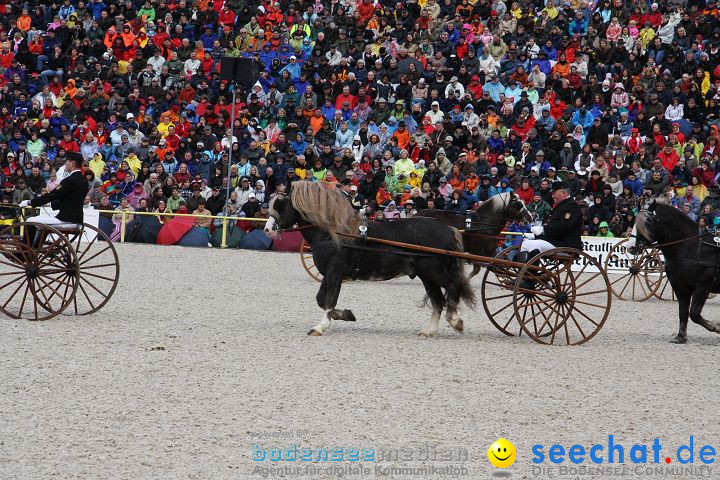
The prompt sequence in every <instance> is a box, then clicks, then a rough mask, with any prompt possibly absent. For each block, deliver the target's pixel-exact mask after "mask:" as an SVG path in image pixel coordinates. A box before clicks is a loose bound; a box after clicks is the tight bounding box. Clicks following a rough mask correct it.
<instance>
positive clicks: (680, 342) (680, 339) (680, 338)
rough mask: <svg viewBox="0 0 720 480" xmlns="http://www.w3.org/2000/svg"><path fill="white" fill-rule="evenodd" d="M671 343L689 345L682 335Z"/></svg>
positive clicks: (674, 338)
mask: <svg viewBox="0 0 720 480" xmlns="http://www.w3.org/2000/svg"><path fill="white" fill-rule="evenodd" d="M670 343H677V344H684V343H687V337H681V336H680V335H678V336H676V337H673V339H672V340H670Z"/></svg>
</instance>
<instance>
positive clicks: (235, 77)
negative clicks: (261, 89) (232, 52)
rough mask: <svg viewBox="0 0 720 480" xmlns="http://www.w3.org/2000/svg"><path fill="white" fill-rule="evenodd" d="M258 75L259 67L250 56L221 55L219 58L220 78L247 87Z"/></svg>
mask: <svg viewBox="0 0 720 480" xmlns="http://www.w3.org/2000/svg"><path fill="white" fill-rule="evenodd" d="M259 76H260V69H259V67H258V65H257V63H255V61H253V59H251V58H237V57H222V58H221V59H220V79H221V80H227V81H229V82H235V83H237V84H238V85H242V86H245V87H249V86H251V85H253V84H254V83H255V82H256V81H257V79H258V77H259Z"/></svg>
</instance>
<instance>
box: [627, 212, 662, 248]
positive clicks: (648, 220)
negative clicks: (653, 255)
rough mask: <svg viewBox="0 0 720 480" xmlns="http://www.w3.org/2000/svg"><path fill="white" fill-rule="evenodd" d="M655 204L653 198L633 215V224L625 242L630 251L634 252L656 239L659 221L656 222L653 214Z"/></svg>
mask: <svg viewBox="0 0 720 480" xmlns="http://www.w3.org/2000/svg"><path fill="white" fill-rule="evenodd" d="M656 206H657V203H656V202H655V200H653V201H652V202H650V203H649V204H648V205H647V207H646V208H643V209H642V210H640V211H639V212H638V214H637V216H636V217H635V225H633V228H632V233H631V234H630V238H629V239H628V241H627V243H626V244H625V247H626V248H627V249H628V250H629V251H630V253H636V252H638V251H640V250H642V249H644V248H645V247H647V246H648V245H650V244H652V243H654V242H655V241H657V233H658V228H659V227H660V222H658V220H657V216H656V215H655V209H656Z"/></svg>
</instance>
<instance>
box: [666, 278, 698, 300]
mask: <svg viewBox="0 0 720 480" xmlns="http://www.w3.org/2000/svg"><path fill="white" fill-rule="evenodd" d="M654 295H655V297H656V298H659V299H660V300H672V301H673V302H674V301H675V300H677V299H676V298H675V291H674V290H673V288H672V285H670V280H669V279H668V278H667V277H663V279H662V282H660V287H659V288H658V289H657V291H656V292H655V294H654ZM708 298H710V297H708Z"/></svg>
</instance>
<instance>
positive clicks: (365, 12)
mask: <svg viewBox="0 0 720 480" xmlns="http://www.w3.org/2000/svg"><path fill="white" fill-rule="evenodd" d="M357 11H358V13H359V14H360V22H361V23H362V24H363V25H364V24H366V23H367V22H368V21H370V18H372V16H373V13H374V12H375V7H374V6H373V3H372V1H371V0H362V2H361V3H360V5H358V6H357Z"/></svg>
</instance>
